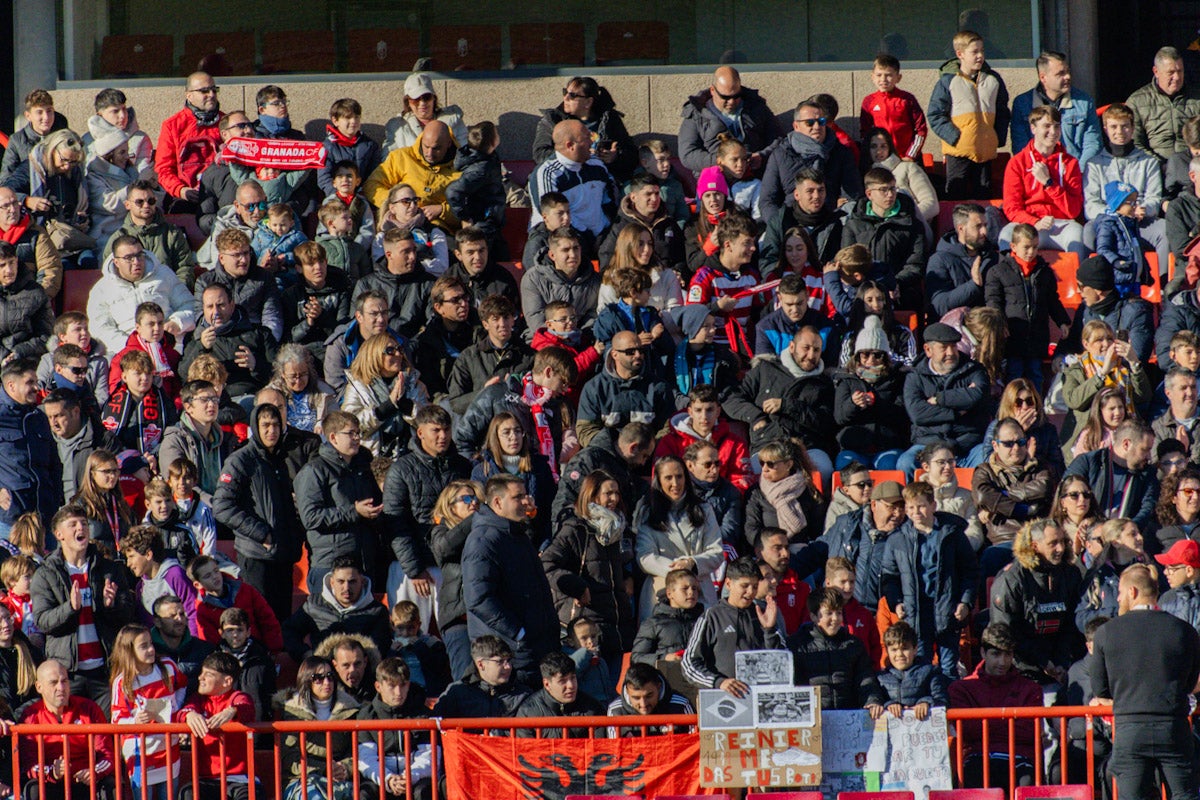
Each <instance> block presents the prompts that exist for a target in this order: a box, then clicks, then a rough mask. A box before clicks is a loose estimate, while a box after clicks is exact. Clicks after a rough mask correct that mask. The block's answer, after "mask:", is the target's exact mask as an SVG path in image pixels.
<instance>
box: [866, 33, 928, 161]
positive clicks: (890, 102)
mask: <svg viewBox="0 0 1200 800" xmlns="http://www.w3.org/2000/svg"><path fill="white" fill-rule="evenodd" d="M902 77H903V75H901V73H900V59H898V58H896V57H895V56H893V55H888V54H887V53H880V54H879V55H877V56H875V66H874V69H873V70H872V72H871V83H873V84H875V88H876V89H877V90H878V91H874V92H872V93H871V94H869V95H867V96H866V97H864V98H863V101H862V110H861V111H860V112H859V115H858V129H859V131H861V132H862V133H861V134H860V135H863V136H865V135H866V132H867V131H869V130H871V129H872V128H883V129H884V130H885V131H887V132H888V133H890V134H891V135H892V143H893V144H895V146H896V155H898V156H900V158H901V159H903V160H904V161H915V160H916V159H918V158H920V157H921V148H922V147H924V146H925V137H926V136H928V135H929V126H928V125H927V124H926V122H925V112H924V111H922V110H921V104H920V103H919V102H918V101H917V98H915V97H913V96H912V95H911V94H909V93H908V92H906V91H904V90H903V89H897V88H896V84H898V83H900V78H902Z"/></svg>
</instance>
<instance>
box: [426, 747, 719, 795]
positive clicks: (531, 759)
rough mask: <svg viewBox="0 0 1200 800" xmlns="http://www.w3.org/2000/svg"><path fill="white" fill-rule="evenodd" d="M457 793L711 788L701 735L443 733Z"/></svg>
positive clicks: (448, 771) (701, 791)
mask: <svg viewBox="0 0 1200 800" xmlns="http://www.w3.org/2000/svg"><path fill="white" fill-rule="evenodd" d="M442 747H443V749H444V754H445V764H446V780H447V783H448V787H449V792H450V796H451V797H455V798H476V799H477V800H482V799H483V798H486V800H563V798H565V797H567V796H568V795H573V794H605V795H616V796H624V795H631V794H636V795H641V796H643V797H657V796H659V795H679V794H709V793H711V792H712V791H713V790H704V789H701V788H700V738H699V736H698V735H697V734H695V733H673V734H667V735H664V736H646V737H625V738H621V739H517V738H512V737H501V736H484V735H480V734H473V733H463V732H462V731H447V732H445V733H444V734H442Z"/></svg>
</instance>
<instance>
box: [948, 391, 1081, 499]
mask: <svg viewBox="0 0 1200 800" xmlns="http://www.w3.org/2000/svg"><path fill="white" fill-rule="evenodd" d="M1010 417H1011V418H1012V419H1015V420H1016V421H1017V422H1019V423H1021V427H1023V428H1024V429H1025V435H1026V436H1028V437H1030V438H1033V439H1037V451H1038V453H1039V454H1040V455H1041V457H1042V458H1043V459H1044V460H1045V461H1047V462H1048V463H1050V464H1051V465H1053V467H1054V469H1055V470H1057V474H1059V475H1062V474H1063V473H1064V472H1066V470H1067V465H1066V463H1065V462H1064V461H1063V455H1062V443H1061V442H1060V441H1059V439H1058V428H1056V427H1054V423H1053V422H1051V421H1050V420H1048V419H1047V418H1046V412H1045V410H1044V408H1043V406H1042V394H1041V392H1039V391H1038V390H1037V388H1036V387H1035V386H1034V384H1033V382H1032V381H1031V380H1029V379H1028V378H1016V379H1015V380H1012V381H1009V383H1008V385H1007V386H1005V387H1004V391H1003V392H1002V393H1001V394H1000V407H999V408H998V409H997V410H996V418H995V419H994V420H992V421H991V423H989V424H988V427H987V430H986V431H985V432H984V434H983V443H982V444H980V445H978V446H976V447H975V448H974V449H973V450H972V451H971V455H970V458H969V461H968V463H967V466H971V467H974V466H978V465H979V464H982V463H983V461H984V460H985V459H986V458H987V457H988V455H989V454H991V452H992V439H993V438H995V435H996V423H997V422H999V421H1000V420H1002V419H1008V418H1010Z"/></svg>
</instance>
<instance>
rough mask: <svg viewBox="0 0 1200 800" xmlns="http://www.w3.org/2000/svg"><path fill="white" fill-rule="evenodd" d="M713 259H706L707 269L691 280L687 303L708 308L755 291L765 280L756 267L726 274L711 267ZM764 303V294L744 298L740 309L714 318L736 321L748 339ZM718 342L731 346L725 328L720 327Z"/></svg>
mask: <svg viewBox="0 0 1200 800" xmlns="http://www.w3.org/2000/svg"><path fill="white" fill-rule="evenodd" d="M712 261H713V259H706V263H705V264H704V266H702V267H700V269H698V270H697V271H696V274H695V275H693V276H692V281H691V283H690V284H689V285H688V296H687V303H688V304H689V305H691V304H694V303H703V304H705V305H707V304H709V303H711V302H712V301H713V300H715V299H717V298H720V297H728V296H731V295H735V294H738V293H740V292H744V291H745V290H747V289H752V288H754V287H755V286H758V284H760V283H762V279H761V278H759V276H758V271H757V270H755V269H754V268H753V267H750V266H746V267H742V269H741V270H740V271H738V272H726V271H725V270H724V269H718V268H716V267H714V266H713V265H712ZM762 302H763V296H762V295H761V294H750V295H746V296H745V297H741V298H739V299H738V301H737V305H735V306H734V307H733V308H731V309H730V310H729V311H714V312H713V316H715V317H717V318H718V319H722V320H724V319H734V320H736V321H737V322H738V324H740V325H741V326H742V328H743V329H744V330H746V331H747V337H749V338H753V337H752V336H750V334H749V333H748V331H749V330H750V320H751V317H752V315H753V312H754V310H755V308H756V307H758V306H760V305H761V304H762ZM715 341H716V342H717V343H718V344H729V337H728V336H727V335H726V333H725V330H724V327H723V326H718V327H717V334H716V337H715Z"/></svg>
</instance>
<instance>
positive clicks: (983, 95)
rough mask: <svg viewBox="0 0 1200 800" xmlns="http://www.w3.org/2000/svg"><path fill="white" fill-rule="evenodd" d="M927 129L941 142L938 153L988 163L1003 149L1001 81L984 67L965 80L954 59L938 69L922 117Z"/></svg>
mask: <svg viewBox="0 0 1200 800" xmlns="http://www.w3.org/2000/svg"><path fill="white" fill-rule="evenodd" d="M926 117H927V119H928V120H929V126H930V127H931V128H933V132H934V133H936V134H937V135H938V138H940V139H941V140H942V153H943V154H944V155H948V156H958V157H959V158H969V159H970V160H971V161H974V162H976V163H979V164H983V163H985V162H988V161H991V160H992V159H993V158H995V157H996V151H997V150H998V149H999V148H1000V147H1001V146H1003V145H1004V140H1005V137H1006V134H1007V131H1008V122H1009V117H1010V112H1009V108H1008V88H1007V87H1006V86H1005V85H1004V80H1003V79H1002V78H1001V77H1000V76H999V75H997V74H996V73H995V72H993V71H992V70H991V69H990V68H989V67H988V66H987V64H986V63H985V64H984V65H983V69H981V70H980V71H979V74H978V75H976V76H975V77H974V79H972V78H968V77H967V76H966V75H963V74H962V73H961V72H959V71H958V59H952V60H950V61H947V62H946V63H945V64H943V65H942V74H941V77H940V78H939V79H938V82H937V84H936V85H935V86H934V87H933V94H932V96H931V97H930V98H929V109H928V112H927V114H926Z"/></svg>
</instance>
